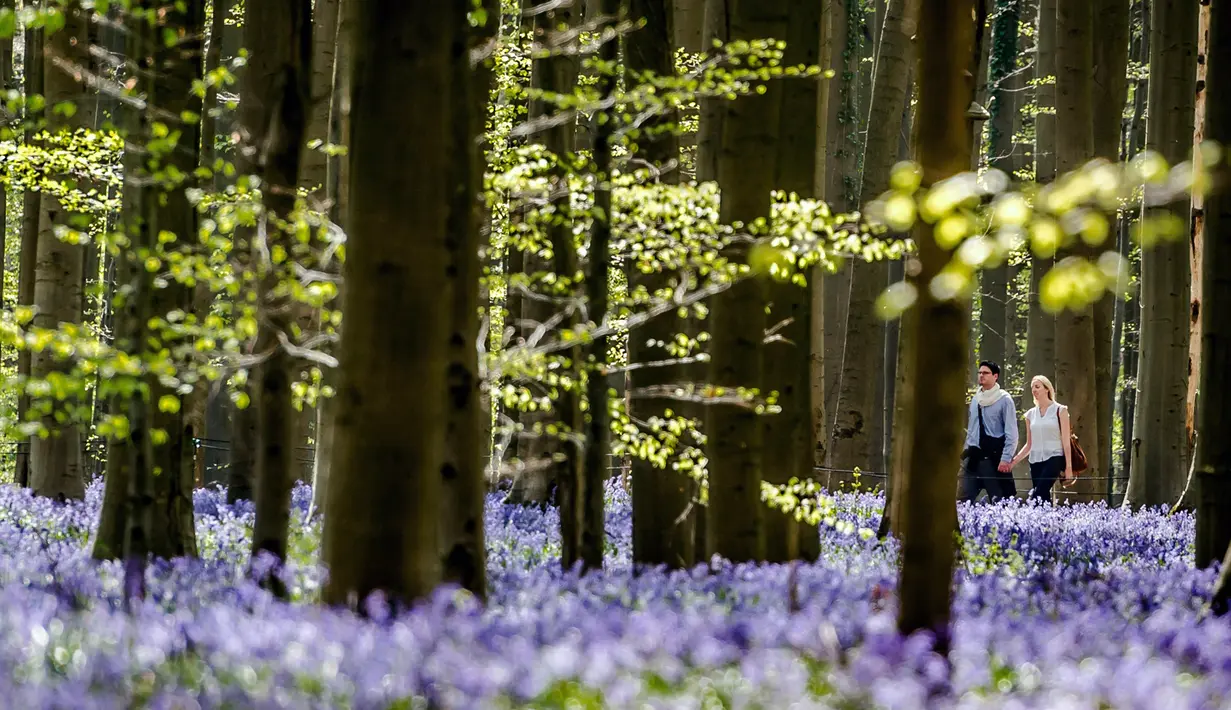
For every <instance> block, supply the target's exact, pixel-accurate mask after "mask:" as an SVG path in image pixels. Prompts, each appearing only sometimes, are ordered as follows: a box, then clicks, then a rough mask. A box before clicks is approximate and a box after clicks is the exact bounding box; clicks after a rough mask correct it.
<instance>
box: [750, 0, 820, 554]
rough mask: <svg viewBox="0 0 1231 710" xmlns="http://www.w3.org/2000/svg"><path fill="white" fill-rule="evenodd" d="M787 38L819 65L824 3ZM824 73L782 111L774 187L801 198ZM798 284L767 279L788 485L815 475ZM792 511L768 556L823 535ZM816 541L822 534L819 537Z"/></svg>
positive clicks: (769, 537)
mask: <svg viewBox="0 0 1231 710" xmlns="http://www.w3.org/2000/svg"><path fill="white" fill-rule="evenodd" d="M790 12H791V16H790V20H789V23H790V24H789V28H790V29H789V30H788V35H787V38H786V43H787V45H786V56H785V57H784V58H783V61H784V62H785V63H786V64H787V65H788V66H800V65H805V66H815V65H817V64H819V63H820V39H821V38H820V23H821V4H820V3H819V2H811V3H797V4H794V5H792V6H791V10H790ZM823 81H827V80H826V79H801V80H792V81H787V82H784V83H783V85H782V87H781V101H782V107H781V109H780V112H779V118H778V120H779V125H778V142H777V161H776V176H775V180H774V186H775V187H776V188H777V189H780V190H784V191H786V192H787V193H788V194H792V193H793V194H796V195H798V196H799V197H800V198H814V197H816V196H817V193H818V190H819V189H822V188H823V184H817V179H816V176H817V170H816V156H817V153H818V150H819V149H820V148H821V147H822V144H819V143H818V137H819V136H818V129H817V127H818V125H819V124H820V121H819V118H820V116H819V114H818V112H817V109H818V106H819V96H818V91H819V89H820V84H821V82H823ZM813 285H814V282H813V281H809V285H808V286H806V287H803V288H801V287H800V286H798V285H796V284H794V283H791V282H790V281H778V280H775V279H769V280H767V282H766V284H765V288H766V292H767V294H768V298H769V306H770V316H769V324H770V327H771V328H774V327H777V326H778V324H779V323H785V325H783V326H782V327H780V328H778V329H777V330H776V334H777V335H779V336H781V338H780V339H777V340H774V341H772V342H769V343H766V345H765V360H764V363H763V364H764V371H763V372H762V377H763V378H764V379H763V383H764V386H765V390H766V391H767V392H777V393H778V405H779V406H780V407H781V412H780V413H779V414H777V415H771V416H768V417H765V419H764V424H763V426H764V444H765V462H764V472H765V480H766V481H768V482H770V483H773V484H775V485H784V484H786V483H788V482H790V480H791V479H792V478H797V479H799V480H800V481H806V480H808V479H809V478H812V456H813V450H812V445H811V442H810V441H809V439H810V436H811V416H812V411H811V401H810V398H811V394H812V389H811V382H810V378H809V367H810V364H809V360H810V358H809V347H808V344H809V335H808V332H809V329H810V328H811V325H812V287H813ZM803 527H805V526H802V525H801V523H799V522H798V521H796V520H795V516H794V514H789V513H783V512H782V511H781V510H778V509H774V508H770V509H768V510H766V511H765V552H766V559H767V560H768V561H770V562H785V561H788V560H793V559H797V558H799V557H801V550H800V544H801V541H802V539H803V538H806V537H810V536H813V535H819V534H818V533H817V532H816V531H815V530H812V529H802V528H803ZM818 539H819V537H818Z"/></svg>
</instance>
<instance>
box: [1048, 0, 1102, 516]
mask: <svg viewBox="0 0 1231 710" xmlns="http://www.w3.org/2000/svg"><path fill="white" fill-rule="evenodd" d="M1093 64H1094V7H1093V5H1091V4H1088V3H1067V2H1062V1H1058V2H1057V4H1056V171H1057V173H1058V174H1061V175H1063V174H1065V173H1068V172H1070V171H1072V170H1076V169H1078V168H1080V167H1081V166H1082V165H1084V164H1085V163H1086V162H1087V161H1089V160H1090V159H1091V158H1093V157H1094V106H1093V90H1094V87H1093V73H1094V66H1093ZM1073 251H1074V253H1075V254H1078V255H1080V256H1087V257H1089V256H1093V254H1094V253H1095V251H1094V250H1093V249H1090V248H1088V247H1080V246H1079V247H1076V248H1075V249H1074V250H1073ZM1094 341H1095V337H1094V313H1093V308H1090V307H1086V308H1083V309H1081V310H1078V311H1073V310H1066V311H1064V312H1063V313H1061V314H1059V315H1058V316H1057V317H1056V380H1055V382H1056V389H1057V397H1058V399H1059V400H1060V401H1061V402H1063V403H1064V404H1065V405H1067V406H1068V407H1069V411H1070V417H1071V418H1070V422H1071V424H1072V428H1073V433H1074V434H1076V435H1077V436H1078V438H1079V439H1080V441H1081V442H1082V444H1083V449H1084V450H1085V452H1086V456H1087V458H1088V460H1089V464H1090V468H1089V470H1088V471H1087V472H1086V473H1084V474H1082V476H1081V478H1080V479H1079V481H1078V483H1077V485H1076V486H1075V493H1076V498H1077V500H1083V501H1090V500H1093V499H1094V498H1095V497H1096V496H1097V495H1098V490H1099V486H1098V481H1096V480H1092V479H1095V478H1098V477H1100V476H1102V475H1103V467H1102V465H1101V464H1102V462H1101V461H1099V455H1100V454H1101V451H1100V450H1099V449H1098V396H1097V395H1098V392H1097V391H1096V389H1095V387H1096V384H1097V383H1096V382H1095V374H1094V369H1095V364H1096V363H1095V359H1094V358H1095V345H1094Z"/></svg>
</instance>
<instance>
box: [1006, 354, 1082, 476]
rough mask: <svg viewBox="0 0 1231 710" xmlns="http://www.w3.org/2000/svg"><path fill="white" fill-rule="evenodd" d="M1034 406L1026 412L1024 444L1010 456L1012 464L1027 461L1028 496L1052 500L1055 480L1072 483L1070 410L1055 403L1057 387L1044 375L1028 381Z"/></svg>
mask: <svg viewBox="0 0 1231 710" xmlns="http://www.w3.org/2000/svg"><path fill="white" fill-rule="evenodd" d="M1030 394H1032V395H1034V407H1032V408H1031V409H1030V411H1028V412H1026V443H1025V445H1024V446H1022V450H1021V451H1018V452H1017V456H1014V457H1013V465H1015V466H1016V465H1017V464H1018V463H1020V462H1021V460H1022V459H1024V458H1026V457H1029V458H1030V482H1031V484H1032V485H1033V487H1032V488H1031V490H1030V497H1031V498H1032V499H1039V500H1051V489H1052V486H1054V485H1055V484H1056V480H1057V479H1059V478H1064V480H1065V481H1071V480H1073V451H1072V445H1071V444H1070V441H1071V439H1070V436H1069V434H1070V431H1071V430H1070V429H1069V408H1068V407H1066V406H1064V405H1063V404H1060V403H1059V402H1057V401H1056V388H1055V387H1053V386H1052V384H1051V380H1049V379H1047V378H1046V377H1044V376H1043V375H1035V376H1034V378H1033V379H1031V380H1030Z"/></svg>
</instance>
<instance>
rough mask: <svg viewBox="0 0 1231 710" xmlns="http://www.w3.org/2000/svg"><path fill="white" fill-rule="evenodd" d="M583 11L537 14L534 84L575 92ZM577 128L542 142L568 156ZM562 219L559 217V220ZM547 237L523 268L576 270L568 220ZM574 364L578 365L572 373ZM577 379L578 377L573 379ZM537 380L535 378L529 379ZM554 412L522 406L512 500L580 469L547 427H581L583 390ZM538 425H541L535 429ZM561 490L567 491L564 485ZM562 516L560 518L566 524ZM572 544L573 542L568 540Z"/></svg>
mask: <svg viewBox="0 0 1231 710" xmlns="http://www.w3.org/2000/svg"><path fill="white" fill-rule="evenodd" d="M534 5H535V7H537V8H541V9H544V10H547V7H552V6H554V3H553V2H551V1H550V0H535V2H534ZM579 12H580V0H574V2H573V3H571V4H565V5H562V6H559V7H555V9H551V10H547V11H544V12H537V13H536V14H535V15H534V26H535V29H534V32H535V42H536V43H538V44H540V45H541V46H542V48H544V49H553V48H554V50H555V51H553V52H552V53H551V54H550V55H549V56H545V57H542V58H536V59H535V60H534V64H533V67H532V68H531V73H532V77H531V81H532V83H533V84H534V86H535V87H536V88H538V89H541V90H543V91H544V92H550V93H558V94H565V95H567V94H571V93H572V92H573V90H574V88H575V87H576V84H577V71H578V63H577V60H576V59H575V58H574V57H571V56H569V55H568V54H567V53H561V52H560V51H559V49H560V48H559V47H557V46H556V45H557V43H558V42H561V41H564V40H563V39H562V30H561V28H564V29H563V32H567V31H568V30H567V28H570V27H574V26H575V25H576V24H577V20H578V13H579ZM552 109H553V107H552V106H551V105H550V104H548V103H547V102H546V101H543V100H536V101H531V102H530V120H532V121H533V120H535V119H540V118H543V117H544V116H547V115H548V114H550V113H551V111H552ZM576 134H577V131H576V130H575V128H574V126H573V124H572V123H571V122H564V123H561V124H560V125H557V126H552V127H550V128H547V129H545V130H544V131H543V135H542V143H543V146H544V147H545V148H546V149H547V150H548V151H550V152H551V153H552V154H553V155H557V156H560V157H561V158H564V157H565V156H567V155H568V154H569V153H571V152H573V149H574V144H575V140H576ZM553 180H554V185H555V186H554V187H553V191H552V196H553V199H554V200H555V202H556V204H557V205H567V204H568V200H569V197H568V190H567V178H566V176H565V174H564V168H563V167H561V168H559V169H558V170H557V171H556V174H555V175H554V176H553ZM557 221H559V220H557ZM547 232H548V234H547V237H548V241H549V242H551V245H552V252H553V261H552V262H551V263H548V262H546V261H544V260H543V259H541V258H539V257H538V256H537V255H534V254H530V253H527V254H525V257H524V258H525V269H524V270H525V273H526V274H535V273H537V272H542V271H554V272H555V273H556V274H560V275H571V274H575V273H576V271H577V255H576V249H575V248H574V245H573V234H572V231H571V229H570V228H569V225H567V224H564V223H562V222H561V223H558V224H556V223H553V224H552V225H550V226H549V227H548V228H547ZM521 309H522V311H521V319H522V320H523V322H524V323H525V325H524V326H523V328H522V331H523V332H524V333H526V334H527V335H528V334H529V331H533V330H534V329H535V328H536V327H537V326H538V324H540V323H544V322H546V321H547V320H548V319H550V318H551V317H552V316H554V315H556V314H555V313H554V312H553V311H552V306H551V304H549V303H547V302H545V301H542V300H539V299H524V300H523V302H522V304H521ZM574 324H575V318H573V317H571V316H570V317H569V318H566V319H565V322H564V323H562V324H561V327H563V328H569V327H572V326H573V325H574ZM569 355H570V357H571V358H572V360H573V362H574V363H575V364H576V363H578V361H579V357H580V352H579V350H578V349H576V348H574V349H573V350H572V351H571V352H570V353H569ZM575 372H576V370H574V373H575ZM574 381H576V379H574ZM530 384H531V386H532V387H533V386H535V384H536V383H533V382H532V383H530ZM553 407H554V408H555V411H554V412H550V413H546V412H522V414H521V417H520V418H521V426H522V428H523V430H524V431H525V432H527V435H525V436H523V437H522V438H521V439H520V440H519V442H518V447H517V450H518V458H520V459H521V460H522V462H523V464H524V466H525V468H524V470H522V471H521V472H520V473H519V474H518V476H517V478H516V479H515V480H514V481H513V489H512V491H510V493H509V501H510V502H514V503H535V504H543V503H546V502H547V499H548V494H549V492H550V489H551V484H552V482H553V481H554V482H556V483H557V484H559V483H560V481H561V477H562V476H564V477H575V476H576V475H577V474H578V456H577V454H578V451H577V447H576V445H575V444H574V443H572V442H570V441H567V440H564V439H561V438H558V437H555V436H552V435H551V434H548V433H546V431H544V430H545V428H546V427H547V424H548V422H549V420H550V419H552V418H555V419H557V420H559V422H560V423H561V424H562V425H563V428H564V431H567V432H574V433H575V432H578V431H579V430H580V429H581V412H580V396H579V393H577V392H575V391H571V390H564V389H563V388H562V389H561V392H560V396H559V398H558V399H557V400H556V401H555V402H554V403H553ZM536 429H538V430H539V431H537V432H536ZM562 493H567V492H566V491H562ZM564 520H565V519H564V517H563V516H561V523H562V524H564ZM570 544H571V543H570Z"/></svg>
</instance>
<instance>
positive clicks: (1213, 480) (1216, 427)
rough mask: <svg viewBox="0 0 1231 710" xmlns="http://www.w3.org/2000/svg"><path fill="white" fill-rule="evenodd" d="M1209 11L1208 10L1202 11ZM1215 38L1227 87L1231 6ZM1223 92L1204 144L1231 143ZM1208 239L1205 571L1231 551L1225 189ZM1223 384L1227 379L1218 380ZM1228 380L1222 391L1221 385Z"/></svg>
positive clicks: (1210, 209)
mask: <svg viewBox="0 0 1231 710" xmlns="http://www.w3.org/2000/svg"><path fill="white" fill-rule="evenodd" d="M1203 11H1204V9H1203ZM1208 12H1209V20H1208V25H1207V26H1208V27H1209V36H1208V45H1207V46H1208V49H1207V53H1206V64H1205V66H1206V85H1207V86H1226V84H1223V83H1222V82H1224V81H1228V80H1231V75H1229V74H1228V72H1231V6H1228V5H1227V4H1226V3H1224V2H1212V3H1210V4H1209V10H1208ZM1229 98H1231V97H1228V96H1226V95H1224V94H1223V93H1222V92H1211V93H1210V94H1209V95H1208V96H1207V98H1206V103H1205V138H1206V140H1210V141H1216V142H1217V143H1218V144H1220V145H1231V101H1229V100H1228V99H1229ZM1210 167H1211V169H1212V170H1213V171H1214V176H1215V181H1214V184H1216V185H1223V186H1225V185H1227V184H1231V183H1229V181H1231V170H1228V168H1227V163H1226V161H1225V160H1221V161H1219V162H1218V164H1217V165H1213V166H1210ZM1204 209H1205V233H1206V234H1207V235H1209V236H1210V237H1211V238H1209V239H1206V240H1205V241H1204V242H1203V243H1202V252H1203V253H1202V260H1201V304H1202V308H1201V339H1202V343H1201V372H1200V375H1199V379H1200V392H1201V396H1200V397H1199V398H1198V400H1197V451H1196V457H1197V464H1196V470H1197V487H1198V499H1199V504H1198V508H1197V538H1196V558H1195V559H1196V564H1197V566H1198V567H1205V566H1207V565H1208V564H1209V563H1210V562H1211V561H1214V560H1218V559H1223V555H1224V553H1226V552H1227V551H1228V550H1229V549H1231V548H1229V546H1231V515H1229V513H1231V506H1229V505H1228V501H1229V500H1231V485H1229V484H1231V437H1227V436H1225V435H1224V432H1226V430H1227V420H1226V416H1227V412H1231V389H1229V388H1227V386H1226V382H1227V379H1226V378H1228V377H1231V242H1229V241H1228V240H1227V238H1226V235H1227V230H1229V229H1231V195H1228V194H1227V193H1226V192H1225V190H1219V191H1214V192H1211V193H1209V194H1207V195H1206V196H1205V201H1204ZM1219 378H1221V379H1219ZM1219 382H1222V383H1223V384H1222V385H1219V384H1218V383H1219ZM1228 574H1231V564H1229V563H1228V562H1227V561H1226V560H1224V561H1223V565H1222V573H1221V575H1220V578H1219V580H1218V588H1217V589H1216V591H1215V600H1216V601H1218V602H1219V603H1223V602H1224V601H1225V596H1224V595H1225V593H1226V592H1228V591H1231V589H1228Z"/></svg>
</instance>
